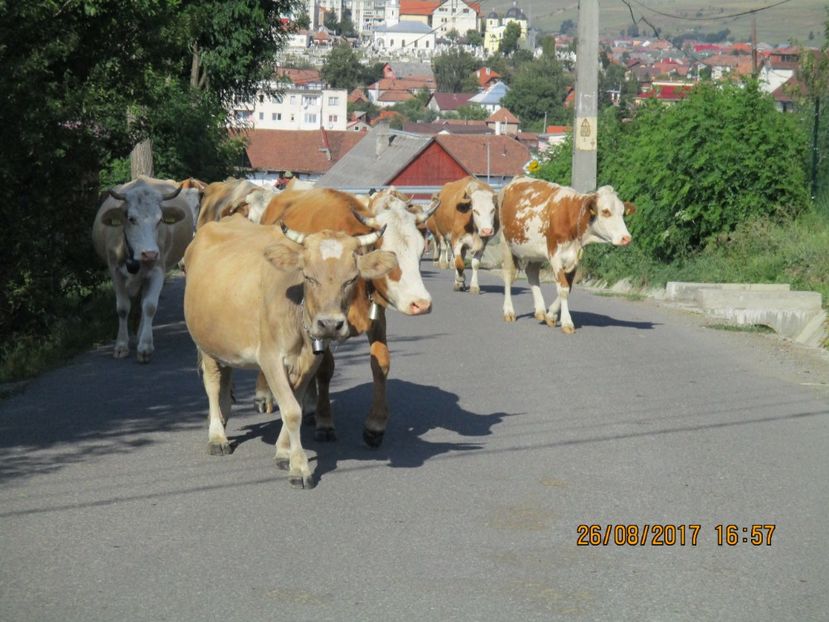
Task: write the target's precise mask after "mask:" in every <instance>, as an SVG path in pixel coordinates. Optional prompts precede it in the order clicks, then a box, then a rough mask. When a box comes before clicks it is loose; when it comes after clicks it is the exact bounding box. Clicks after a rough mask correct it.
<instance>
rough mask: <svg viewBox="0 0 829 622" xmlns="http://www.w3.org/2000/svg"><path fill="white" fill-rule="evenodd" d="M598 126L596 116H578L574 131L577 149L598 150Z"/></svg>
mask: <svg viewBox="0 0 829 622" xmlns="http://www.w3.org/2000/svg"><path fill="white" fill-rule="evenodd" d="M597 127H598V126H597V123H596V117H578V118H576V128H575V132H573V136H574V138H575V141H576V149H578V150H579V151H596V146H597V145H596V136H597V135H598V132H597V131H596V130H597Z"/></svg>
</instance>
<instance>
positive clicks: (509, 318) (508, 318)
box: [504, 311, 515, 322]
mask: <svg viewBox="0 0 829 622" xmlns="http://www.w3.org/2000/svg"><path fill="white" fill-rule="evenodd" d="M504 321H505V322H514V321H515V311H505V312H504Z"/></svg>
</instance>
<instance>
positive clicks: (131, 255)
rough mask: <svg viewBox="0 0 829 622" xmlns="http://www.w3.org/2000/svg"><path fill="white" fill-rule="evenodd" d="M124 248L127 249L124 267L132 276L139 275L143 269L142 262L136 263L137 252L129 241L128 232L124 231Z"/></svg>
mask: <svg viewBox="0 0 829 622" xmlns="http://www.w3.org/2000/svg"><path fill="white" fill-rule="evenodd" d="M124 246H125V247H126V248H127V253H126V257H124V266H125V267H126V268H127V272H129V273H130V274H137V273H138V271H139V270H140V269H141V262H140V261H136V259H135V252H134V251H133V249H132V246H130V241H129V240H128V239H127V232H126V230H125V231H124Z"/></svg>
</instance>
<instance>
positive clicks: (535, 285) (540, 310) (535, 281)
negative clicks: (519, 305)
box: [526, 262, 556, 326]
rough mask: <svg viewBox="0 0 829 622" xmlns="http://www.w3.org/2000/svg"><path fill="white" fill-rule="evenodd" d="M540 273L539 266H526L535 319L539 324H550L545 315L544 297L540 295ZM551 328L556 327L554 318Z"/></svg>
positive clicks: (531, 264) (532, 264)
mask: <svg viewBox="0 0 829 622" xmlns="http://www.w3.org/2000/svg"><path fill="white" fill-rule="evenodd" d="M540 271H541V264H540V263H535V262H530V263H528V264H527V269H526V272H527V282H528V283H529V284H530V291H532V294H533V309H534V310H535V319H537V320H538V321H539V322H547V324H550V319H549V318H548V316H547V315H546V313H545V305H544V296H543V295H542V293H541V279H540V278H539V272H540ZM550 325H551V326H555V325H556V320H555V316H553V319H552V324H550Z"/></svg>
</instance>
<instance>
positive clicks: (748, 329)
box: [704, 324, 774, 334]
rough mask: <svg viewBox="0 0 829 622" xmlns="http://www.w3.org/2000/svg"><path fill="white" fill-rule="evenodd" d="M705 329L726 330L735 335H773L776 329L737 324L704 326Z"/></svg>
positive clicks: (758, 325)
mask: <svg viewBox="0 0 829 622" xmlns="http://www.w3.org/2000/svg"><path fill="white" fill-rule="evenodd" d="M704 326H705V328H711V329H714V330H724V331H730V332H733V333H765V334H767V333H773V332H774V329H773V328H770V327H768V326H764V325H762V324H748V325H737V324H704Z"/></svg>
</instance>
